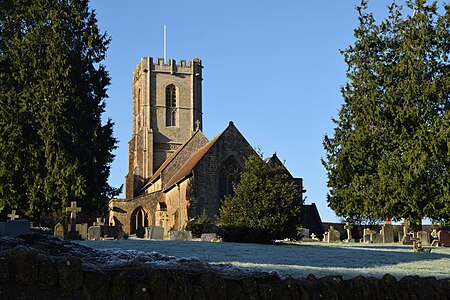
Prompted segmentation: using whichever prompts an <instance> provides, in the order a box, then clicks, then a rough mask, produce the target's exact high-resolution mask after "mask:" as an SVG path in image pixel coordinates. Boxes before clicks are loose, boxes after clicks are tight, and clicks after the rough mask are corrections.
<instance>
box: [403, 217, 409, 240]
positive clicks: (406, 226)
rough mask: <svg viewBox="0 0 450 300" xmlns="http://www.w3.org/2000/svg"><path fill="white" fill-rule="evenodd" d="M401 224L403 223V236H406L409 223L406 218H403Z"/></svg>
mask: <svg viewBox="0 0 450 300" xmlns="http://www.w3.org/2000/svg"><path fill="white" fill-rule="evenodd" d="M401 225H403V236H404V237H405V236H407V235H408V233H409V223H408V220H405V221H403V222H402V223H401Z"/></svg>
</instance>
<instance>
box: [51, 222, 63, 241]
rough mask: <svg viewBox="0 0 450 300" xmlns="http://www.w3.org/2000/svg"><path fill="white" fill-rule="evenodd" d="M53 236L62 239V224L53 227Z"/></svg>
mask: <svg viewBox="0 0 450 300" xmlns="http://www.w3.org/2000/svg"><path fill="white" fill-rule="evenodd" d="M53 235H54V236H57V237H61V238H63V237H64V225H63V224H62V223H58V224H56V225H55V228H54V229H53Z"/></svg>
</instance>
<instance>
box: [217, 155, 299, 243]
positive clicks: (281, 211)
mask: <svg viewBox="0 0 450 300" xmlns="http://www.w3.org/2000/svg"><path fill="white" fill-rule="evenodd" d="M233 191H234V195H228V196H226V198H225V201H224V202H223V204H222V207H221V208H220V217H219V221H220V227H221V230H222V236H223V237H224V239H225V240H227V241H234V242H269V241H273V240H275V239H282V238H295V237H296V236H297V229H298V227H299V226H300V209H301V205H302V204H303V199H301V192H300V191H299V188H298V186H296V185H295V184H294V183H293V182H292V181H291V180H289V179H288V176H287V174H286V172H285V170H284V169H283V168H282V167H281V166H279V165H276V164H270V163H267V162H266V161H264V160H263V159H262V154H259V155H256V154H255V155H252V156H250V157H249V158H248V159H247V161H246V163H245V170H244V171H243V172H242V173H241V178H240V181H239V182H238V183H237V184H236V185H234V186H233Z"/></svg>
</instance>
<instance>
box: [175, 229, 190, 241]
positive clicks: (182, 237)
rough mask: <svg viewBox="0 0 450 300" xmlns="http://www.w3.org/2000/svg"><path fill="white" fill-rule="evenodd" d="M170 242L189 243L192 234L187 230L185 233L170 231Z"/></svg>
mask: <svg viewBox="0 0 450 300" xmlns="http://www.w3.org/2000/svg"><path fill="white" fill-rule="evenodd" d="M170 240H171V241H191V240H192V232H190V231H189V230H186V231H177V230H172V231H170Z"/></svg>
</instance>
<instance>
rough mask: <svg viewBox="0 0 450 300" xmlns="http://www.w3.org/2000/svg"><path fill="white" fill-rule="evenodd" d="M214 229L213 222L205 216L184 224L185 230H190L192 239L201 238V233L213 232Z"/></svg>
mask: <svg viewBox="0 0 450 300" xmlns="http://www.w3.org/2000/svg"><path fill="white" fill-rule="evenodd" d="M214 227H215V226H214V224H213V222H212V221H211V219H210V218H209V217H208V216H207V215H201V216H200V217H198V218H196V219H193V220H189V221H188V222H187V223H186V230H190V231H191V232H192V237H194V238H199V237H201V235H202V233H208V232H213V231H214Z"/></svg>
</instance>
